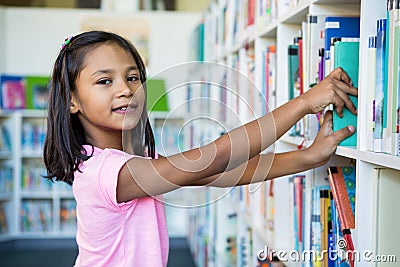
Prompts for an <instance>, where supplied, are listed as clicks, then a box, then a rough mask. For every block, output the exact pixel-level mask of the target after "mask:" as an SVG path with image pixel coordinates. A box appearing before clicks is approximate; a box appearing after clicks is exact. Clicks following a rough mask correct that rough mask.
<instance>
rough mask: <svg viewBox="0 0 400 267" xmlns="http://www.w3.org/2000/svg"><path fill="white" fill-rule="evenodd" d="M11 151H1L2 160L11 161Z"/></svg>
mask: <svg viewBox="0 0 400 267" xmlns="http://www.w3.org/2000/svg"><path fill="white" fill-rule="evenodd" d="M11 157H12V153H11V151H0V159H11Z"/></svg>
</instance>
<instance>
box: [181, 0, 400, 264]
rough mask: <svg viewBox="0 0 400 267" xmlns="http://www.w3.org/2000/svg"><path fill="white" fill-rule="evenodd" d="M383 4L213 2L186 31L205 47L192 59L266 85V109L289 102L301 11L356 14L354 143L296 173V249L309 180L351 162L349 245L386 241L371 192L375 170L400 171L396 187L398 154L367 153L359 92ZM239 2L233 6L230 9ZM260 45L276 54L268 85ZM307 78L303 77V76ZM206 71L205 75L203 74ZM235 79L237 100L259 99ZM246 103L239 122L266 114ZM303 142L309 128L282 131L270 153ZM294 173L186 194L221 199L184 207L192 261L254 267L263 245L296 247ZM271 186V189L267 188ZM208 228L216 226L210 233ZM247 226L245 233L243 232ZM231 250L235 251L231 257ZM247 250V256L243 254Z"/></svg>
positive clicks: (364, 101) (308, 205)
mask: <svg viewBox="0 0 400 267" xmlns="http://www.w3.org/2000/svg"><path fill="white" fill-rule="evenodd" d="M251 2H253V3H252V4H254V3H255V8H256V12H255V15H254V16H255V23H254V24H253V25H248V24H247V23H246V22H247V21H248V17H247V16H249V14H251V12H250V11H249V9H248V6H249V5H250V4H249V3H251ZM267 4H269V8H270V9H268V12H267V11H266V10H265V9H264V7H263V5H267ZM386 4H387V1H385V0H300V1H293V0H292V1H290V0H288V1H264V0H255V1H252V0H248V1H235V0H215V1H212V2H211V4H210V6H209V7H208V9H207V10H205V11H204V13H203V19H202V21H201V23H200V25H201V27H203V30H204V34H199V33H198V29H199V28H201V27H197V31H195V32H194V35H193V36H194V38H196V35H197V38H198V39H197V40H192V43H194V44H196V45H195V49H196V51H203V50H202V49H204V55H202V56H201V57H200V56H199V57H195V59H199V58H200V59H201V58H203V59H204V61H206V62H216V63H220V64H226V65H228V66H229V67H232V68H234V69H237V70H239V71H241V73H243V74H244V75H247V76H248V77H253V78H252V80H253V82H254V83H255V85H256V87H257V88H259V89H258V90H259V91H262V92H265V90H266V88H268V89H269V90H270V91H271V90H272V91H274V94H273V96H274V97H272V98H271V96H269V108H270V109H273V108H275V107H277V106H280V105H282V104H284V103H285V102H287V101H288V100H289V88H288V87H289V85H288V82H287V81H288V80H289V75H288V68H289V62H288V46H289V45H291V44H293V40H294V38H295V37H297V36H299V33H300V32H301V33H303V34H304V33H309V31H308V28H307V26H308V25H307V18H308V15H309V14H311V15H313V16H323V15H325V16H359V17H360V35H359V43H360V48H359V71H358V78H359V86H358V88H359V97H358V118H357V145H356V146H339V147H338V148H337V150H336V153H335V155H334V156H333V157H332V159H331V161H330V162H329V163H328V164H327V165H326V166H322V167H320V168H317V169H313V170H309V171H307V172H304V173H301V174H297V175H296V176H304V177H305V185H304V187H303V190H304V199H303V202H304V206H303V215H302V216H303V225H304V226H305V227H304V229H303V241H302V244H301V245H302V246H303V247H302V248H303V250H305V249H307V248H311V245H312V244H311V243H312V240H311V239H312V232H311V231H312V230H311V227H310V225H311V215H312V212H313V211H312V205H313V204H312V201H313V199H312V190H313V188H314V187H315V186H317V185H321V186H326V185H328V186H329V183H327V181H326V177H327V172H326V170H327V167H328V166H355V169H356V203H355V222H356V227H355V229H354V230H352V236H353V242H354V244H355V249H356V250H358V251H360V252H362V251H373V252H374V251H375V252H376V251H380V252H381V253H382V250H379V249H380V248H382V247H385V245H382V244H386V243H388V242H389V240H387V239H386V240H385V239H383V237H380V236H379V234H377V233H380V230H379V229H380V227H382V225H383V223H382V222H381V221H389V220H391V218H381V217H379V215H378V214H385V213H384V211H380V210H379V209H378V208H377V199H378V198H379V196H377V194H378V193H377V192H378V188H379V186H378V185H377V184H378V183H379V181H381V178H379V177H378V176H377V175H376V173H377V171H376V170H378V169H382V168H383V169H389V170H392V171H393V172H391V173H392V174H393V173H394V175H395V176H397V178H398V179H394V180H395V181H396V182H395V184H399V183H400V157H399V156H395V155H391V154H386V153H376V152H372V151H371V149H370V144H369V143H368V139H369V138H370V137H369V136H370V134H371V133H370V129H369V125H370V124H369V122H368V121H367V120H366V119H365V118H366V117H367V115H368V112H369V110H368V107H369V102H368V101H369V99H368V92H367V88H368V81H369V80H368V79H369V75H370V73H369V72H368V64H367V63H368V38H369V37H370V36H371V35H373V34H375V35H376V21H377V20H378V19H380V18H386ZM237 9H239V10H241V12H239V13H236V10H237ZM261 14H264V15H261ZM250 16H251V15H250ZM302 37H303V40H308V39H306V38H308V37H309V36H307V35H303V36H302ZM199 38H201V39H199ZM199 47H200V48H199ZM267 47H269V48H271V47H274V48H273V49H274V51H275V52H274V53H275V55H274V54H269V56H274V60H275V62H274V65H273V67H274V69H273V71H274V72H273V76H272V77H271V76H268V79H272V84H269V85H267V87H266V85H265V84H266V77H265V76H266V75H265V71H266V70H265V65H264V62H263V60H264V59H265V56H266V53H268V51H267V49H266V48H267ZM250 50H252V51H251V52H252V53H254V55H253V57H252V58H250V57H249V51H250ZM270 51H272V50H270ZM303 53H304V54H302V55H303V59H304V60H305V62H306V63H305V64H306V65H307V64H310V63H309V62H308V61H307V60H309V59H310V57H309V56H308V54H306V53H305V52H303ZM249 62H250V63H249ZM249 65H251V66H253V67H251V68H250V69H251V71H249ZM303 68H304V69H305V70H307V71H308V72H307V73H306V75H310V70H309V69H307V68H308V65H307V66H306V67H303ZM306 75H305V77H308V76H306ZM204 76H205V77H207V73H205V74H204ZM228 76H229V75H228ZM269 81H270V80H268V82H269ZM268 82H267V83H268ZM224 85H226V84H224ZM243 85H247V84H246V83H244V84H241V86H240V87H239V88H240V89H234V90H236V93H238V94H239V95H241V96H242V97H243V99H245V100H248V101H249V102H250V100H251V97H250V95H253V96H254V95H255V97H257V96H259V95H258V94H257V93H254V92H251V90H254V89H252V88H246V89H242V88H245V87H244V86H243ZM227 86H228V87H229V86H231V87H232V88H236V87H235V85H234V84H232V83H231V84H229V82H228V84H227ZM268 86H269V87H268ZM307 86H308V85H307ZM193 95H195V93H193ZM265 95H267V96H268V93H265ZM265 95H264V96H265ZM193 97H194V96H193ZM252 101H254V105H253V106H252V108H253V111H254V113H253V114H250V116H249V114H247V113H246V112H240V107H239V108H238V110H239V112H237V114H239V117H240V121H241V122H242V123H243V122H246V121H248V120H249V119H250V118H254V117H255V116H259V115H261V114H263V113H265V110H263V109H262V107H260V105H259V104H257V100H254V99H253V100H252ZM233 109H235V107H234V108H233ZM235 110H236V109H235ZM188 112H189V111H188ZM205 113H206V114H202V115H208V116H210V117H212V118H218V119H220V117H219V114H218V112H215V111H213V110H212V109H211V111H210V112H205ZM196 115H199V114H196ZM213 116H214V117H213ZM228 117H229V116H228ZM306 120H307V119H306ZM220 122H221V124H223V125H225V126H227V128H228V129H230V128H232V127H235V126H238V124H237V122H235V123H236V124H235V123H233V124H232V121H224V120H222V119H221V120H220ZM193 127H194V128H195V129H196V130H195V131H199V132H201V131H202V129H205V128H204V127H202V125H194V126H193ZM207 130H208V131H207V134H205V135H208V136H207V137H208V138H210V139H214V138H216V137H218V131H217V130H215V129H214V130H213V129H208V128H207ZM187 136H189V135H187ZM192 138H194V139H196V138H198V139H201V138H204V134H203V135H200V134H198V135H197V136H196V135H195V136H193V137H192ZM199 141H200V140H196V141H193V142H191V144H196V143H198V142H199ZM311 144H312V137H311V138H310V137H309V136H307V135H303V136H293V135H291V134H290V133H287V134H285V135H284V136H283V137H282V138H281V139H280V140H278V142H277V143H276V144H275V151H277V152H283V151H289V150H295V149H298V147H299V146H302V147H308V146H310V145H311ZM292 177H293V176H290V177H282V178H279V179H275V180H274V181H273V182H272V183H271V182H265V183H262V184H255V185H251V186H242V187H236V188H233V189H230V190H228V189H219V188H202V189H201V190H200V189H199V190H198V191H197V192H196V194H195V195H194V196H193V198H194V199H196V200H194V201H195V202H196V201H198V199H216V198H218V197H220V196H222V195H223V196H224V197H221V198H219V199H218V201H215V202H213V203H212V204H210V205H208V206H205V207H201V208H199V209H197V210H192V211H191V213H190V223H191V225H190V232H189V234H188V235H189V239H190V240H191V242H190V243H191V247H192V252H193V254H194V255H195V258H196V259H197V263H198V265H199V266H261V263H257V253H258V252H259V251H260V250H262V249H264V248H265V246H267V247H268V248H269V249H274V250H285V251H290V250H292V249H295V248H296V238H295V235H296V233H297V231H298V229H294V228H295V227H298V225H296V224H294V223H293V216H294V214H295V211H294V208H293V199H292V198H293V192H292V191H293V184H292V182H291V180H293V178H292ZM271 188H272V190H270V189H271ZM249 190H250V192H249ZM226 191H229V192H226ZM246 192H247V193H246ZM380 197H382V196H380ZM394 205H395V204H393V206H394ZM392 208H393V207H392ZM396 218H397V216H396ZM379 222H381V225H379ZM232 228H233V229H234V230H232ZM215 229H218V233H216V230H215ZM249 229H251V230H250V231H249ZM392 234H393V236H396V237H397V236H399V235H400V232H399V231H398V230H393V231H392ZM248 235H250V236H251V238H250V240H249V238H247V239H246V236H247V237H248ZM382 236H383V235H382ZM232 238H233V239H234V242H233V244H232V243H230V242H228V241H227V240H228V239H229V240H230V241H232V240H231V239H232ZM378 240H379V241H378ZM379 242H381V243H379ZM379 244H380V245H379ZM296 249H299V248H296ZM232 250H234V251H235V252H233V255H232ZM246 250H247V251H246ZM300 251H301V249H300ZM392 252H393V251H392ZM243 253H244V254H243ZM248 253H250V254H252V256H250V257H248V255H247V254H248ZM393 253H395V254H396V256H397V259H398V258H399V257H400V254H399V251H398V250H397V251H395V252H393ZM243 255H247V256H243ZM204 257H205V258H204ZM246 257H247V258H246ZM285 264H286V265H288V266H313V264H312V262H298V261H297V262H296V261H288V262H285ZM376 265H377V266H380V264H379V263H374V262H372V261H368V260H366V259H361V260H360V261H359V262H356V266H376Z"/></svg>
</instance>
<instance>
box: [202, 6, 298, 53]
mask: <svg viewBox="0 0 400 267" xmlns="http://www.w3.org/2000/svg"><path fill="white" fill-rule="evenodd" d="M303 2H305V1H303V0H280V1H277V0H248V1H240V0H219V1H212V2H211V4H210V6H209V8H208V10H207V12H206V13H205V14H204V16H203V22H202V23H201V25H204V26H202V27H204V34H202V35H201V38H204V40H203V43H204V53H205V54H206V58H205V60H215V59H216V57H217V56H218V55H220V54H221V53H222V52H223V51H225V50H226V49H230V48H232V47H234V46H236V45H238V44H241V43H243V42H244V41H246V39H248V38H249V37H251V35H253V34H255V32H256V31H258V30H262V29H263V28H265V26H267V25H269V24H271V23H273V22H274V21H276V20H277V19H279V18H281V17H282V16H284V15H285V14H286V13H288V12H289V11H290V10H292V9H293V8H295V7H296V6H298V5H301V4H302V3H303ZM200 40H201V39H200Z"/></svg>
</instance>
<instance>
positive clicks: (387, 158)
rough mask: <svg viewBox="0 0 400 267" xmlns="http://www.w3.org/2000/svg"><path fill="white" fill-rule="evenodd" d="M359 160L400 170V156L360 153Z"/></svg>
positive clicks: (369, 152) (368, 152)
mask: <svg viewBox="0 0 400 267" xmlns="http://www.w3.org/2000/svg"><path fill="white" fill-rule="evenodd" d="M358 158H359V160H361V161H365V162H368V163H372V164H376V165H380V166H382V167H387V168H390V169H395V170H400V156H394V155H389V154H383V153H376V152H371V151H360V152H359V157H358Z"/></svg>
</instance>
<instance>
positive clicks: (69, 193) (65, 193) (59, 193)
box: [56, 191, 74, 200]
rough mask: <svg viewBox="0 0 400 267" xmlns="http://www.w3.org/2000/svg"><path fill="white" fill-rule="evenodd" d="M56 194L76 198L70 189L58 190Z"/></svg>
mask: <svg viewBox="0 0 400 267" xmlns="http://www.w3.org/2000/svg"><path fill="white" fill-rule="evenodd" d="M56 195H57V196H58V197H59V198H61V199H63V200H64V199H74V194H73V193H72V191H71V192H69V191H57V193H56Z"/></svg>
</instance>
